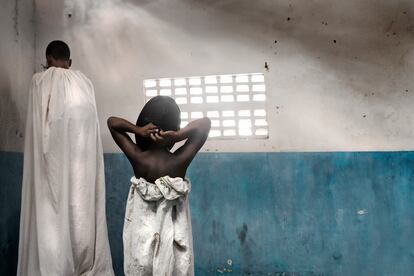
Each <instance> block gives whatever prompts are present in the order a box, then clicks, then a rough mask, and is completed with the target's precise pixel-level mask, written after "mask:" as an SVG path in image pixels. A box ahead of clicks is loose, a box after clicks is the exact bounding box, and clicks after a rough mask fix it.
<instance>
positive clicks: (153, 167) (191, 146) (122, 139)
mask: <svg viewBox="0 0 414 276" xmlns="http://www.w3.org/2000/svg"><path fill="white" fill-rule="evenodd" d="M174 104H175V103H174ZM177 108H178V107H177ZM144 109H145V107H144ZM166 115H167V117H168V115H169V114H166ZM140 116H141V115H140ZM178 116H179V115H178ZM169 117H171V116H169ZM172 117H174V116H172ZM148 120H149V119H148ZM169 120H171V118H169ZM176 120H178V122H177V123H178V125H179V117H178V119H176ZM154 123H155V122H154ZM154 123H153V122H150V123H148V124H146V125H144V126H137V125H134V124H132V123H130V122H128V121H126V120H124V119H121V118H117V117H110V118H109V119H108V127H109V130H110V131H111V134H112V137H113V138H114V140H115V142H116V143H117V145H118V146H119V147H120V148H121V150H122V151H123V152H124V153H125V155H126V156H127V157H128V160H129V162H130V163H131V165H132V168H133V170H134V174H135V177H137V178H140V177H142V178H144V179H145V180H147V181H149V182H152V183H154V182H155V180H156V179H158V178H160V177H163V176H170V177H181V178H184V177H185V174H186V171H187V168H188V166H189V165H190V163H191V161H192V160H193V158H194V157H195V155H196V154H197V152H198V151H199V150H200V149H201V147H202V146H203V144H204V143H205V141H206V139H207V137H208V132H209V130H210V120H209V119H208V118H202V119H198V120H195V121H193V122H191V123H189V124H188V125H187V126H186V127H185V128H182V129H178V127H177V129H176V130H174V129H173V130H171V129H168V128H172V127H168V126H167V127H166V126H164V129H163V128H160V126H159V125H162V124H163V122H162V121H161V122H158V123H157V124H158V125H155V124H154ZM174 123H175V122H174ZM165 128H167V129H165ZM128 133H133V134H135V135H136V140H137V143H134V142H133V141H132V139H131V138H130V137H129V135H128ZM183 140H186V141H185V143H184V145H183V146H181V147H180V148H178V149H177V150H176V151H174V152H170V149H171V148H172V147H173V146H174V144H175V143H176V142H179V141H183ZM140 141H145V143H142V142H141V143H140Z"/></svg>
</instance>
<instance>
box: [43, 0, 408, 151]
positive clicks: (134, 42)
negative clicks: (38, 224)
mask: <svg viewBox="0 0 414 276" xmlns="http://www.w3.org/2000/svg"><path fill="white" fill-rule="evenodd" d="M36 4H37V10H38V17H39V24H38V30H39V33H38V36H37V46H38V47H37V48H36V66H37V68H39V64H40V63H41V62H42V61H43V59H44V58H43V53H44V48H45V46H46V44H47V43H48V42H49V41H50V40H51V39H54V38H62V39H66V40H67V41H68V42H69V43H70V45H71V46H72V49H73V58H74V67H75V68H78V69H81V70H82V71H84V72H85V73H86V74H87V75H88V76H89V77H90V78H91V79H92V81H93V82H94V84H95V87H96V95H97V103H98V108H99V115H100V119H101V124H102V135H103V141H104V148H105V151H106V152H112V151H117V147H116V145H115V144H114V143H113V142H112V140H111V138H110V135H109V132H108V131H107V129H106V127H105V120H106V118H107V117H108V116H110V115H118V116H124V117H126V118H128V119H130V120H135V118H136V117H137V114H138V112H139V110H140V108H141V107H142V105H143V95H142V81H143V80H144V79H146V78H158V77H174V76H193V75H208V74H221V73H243V72H265V78H266V83H267V93H268V114H269V118H268V120H269V123H270V139H269V140H254V141H238V142H236V143H234V142H232V141H209V142H208V143H207V145H206V146H205V148H204V149H205V150H207V151H216V150H218V151H330V150H345V151H348V150H364V151H365V150H398V149H411V148H413V147H414V139H413V138H414V132H413V130H412V128H411V127H410V126H411V125H413V123H414V114H413V113H412V112H410V111H411V107H412V103H413V101H414V81H413V78H412V76H411V72H412V71H413V69H414V50H413V49H414V48H413V47H412V46H413V44H414V37H413V34H414V24H413V23H414V22H413V16H414V3H413V2H412V1H387V0H381V1H378V0H376V1H374V0H366V1H356V0H351V1H339V0H337V1H317V0H315V1H306V2H303V1H270V0H258V1H255V2H254V4H252V2H251V1H247V0H239V1H235V0H233V1H230V0H227V1H218V0H210V1H206V0H205V1H190V0H184V1H178V0H168V1H166V0H161V1H121V0H100V1H92V0H90V1H80V0H75V1H63V0H60V1H52V0H42V1H36ZM51 26H53V27H51ZM265 62H267V64H268V66H269V71H266V70H265V68H264V64H265Z"/></svg>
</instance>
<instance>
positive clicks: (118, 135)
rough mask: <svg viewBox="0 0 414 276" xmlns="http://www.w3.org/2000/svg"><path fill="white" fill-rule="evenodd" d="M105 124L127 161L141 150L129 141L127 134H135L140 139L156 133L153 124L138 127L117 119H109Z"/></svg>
mask: <svg viewBox="0 0 414 276" xmlns="http://www.w3.org/2000/svg"><path fill="white" fill-rule="evenodd" d="M107 123H108V128H109V131H110V132H111V135H112V138H114V140H115V143H116V144H117V145H118V146H119V147H120V148H121V150H122V151H123V152H124V153H125V155H126V156H127V157H128V158H129V159H130V158H132V157H133V156H135V154H136V153H137V152H142V149H140V148H139V147H138V146H137V145H136V144H135V143H134V142H133V141H132V140H131V138H130V137H129V135H128V134H127V133H128V132H129V133H135V134H137V135H139V136H142V137H149V136H150V134H151V133H154V132H156V131H157V127H156V126H155V125H153V124H148V125H146V126H144V127H138V126H136V125H134V124H132V123H130V122H128V121H127V120H124V119H122V118H117V117H109V118H108V121H107Z"/></svg>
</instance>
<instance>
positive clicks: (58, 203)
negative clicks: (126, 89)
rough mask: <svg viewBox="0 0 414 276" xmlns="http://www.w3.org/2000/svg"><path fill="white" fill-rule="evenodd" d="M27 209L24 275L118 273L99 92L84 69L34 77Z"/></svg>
mask: <svg viewBox="0 0 414 276" xmlns="http://www.w3.org/2000/svg"><path fill="white" fill-rule="evenodd" d="M21 206H22V210H21V218H20V242H19V263H18V271H17V275H18V276H20V275H21V276H38V275H42V276H69V275H70V276H72V275H73V276H75V275H83V276H95V275H96V276H107V275H108V276H109V275H114V272H113V268H112V259H111V255H110V249H109V241H108V233H107V224H106V217H105V179H104V164H103V151H102V143H101V138H100V132H99V123H98V116H97V110H96V104H95V96H94V90H93V86H92V83H91V82H90V81H89V80H88V79H87V78H86V77H85V76H84V75H83V74H82V73H81V72H79V71H73V70H69V69H63V68H57V67H50V68H49V69H48V70H46V71H45V72H42V73H38V74H35V75H34V77H33V80H32V85H31V89H30V95H29V104H28V116H27V125H26V141H25V150H24V172H23V187H22V205H21Z"/></svg>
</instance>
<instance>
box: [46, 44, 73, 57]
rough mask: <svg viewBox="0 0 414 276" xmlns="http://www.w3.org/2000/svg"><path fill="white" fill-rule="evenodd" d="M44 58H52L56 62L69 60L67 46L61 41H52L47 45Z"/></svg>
mask: <svg viewBox="0 0 414 276" xmlns="http://www.w3.org/2000/svg"><path fill="white" fill-rule="evenodd" d="M46 56H52V57H53V58H54V59H56V60H69V59H70V49H69V46H68V44H66V43H65V42H63V41H61V40H54V41H52V42H50V43H49V45H47V48H46Z"/></svg>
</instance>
